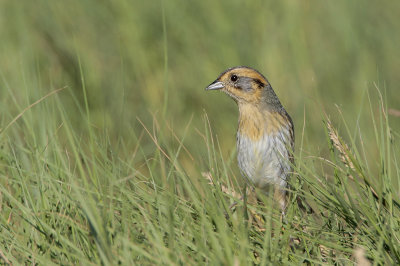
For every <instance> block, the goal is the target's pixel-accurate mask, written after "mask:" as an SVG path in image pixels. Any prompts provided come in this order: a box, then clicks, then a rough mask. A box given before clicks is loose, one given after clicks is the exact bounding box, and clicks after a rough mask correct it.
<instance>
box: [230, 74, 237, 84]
mask: <svg viewBox="0 0 400 266" xmlns="http://www.w3.org/2000/svg"><path fill="white" fill-rule="evenodd" d="M237 79H238V76H236V75H235V74H233V75H232V76H231V80H232V81H233V82H235V81H236V80H237Z"/></svg>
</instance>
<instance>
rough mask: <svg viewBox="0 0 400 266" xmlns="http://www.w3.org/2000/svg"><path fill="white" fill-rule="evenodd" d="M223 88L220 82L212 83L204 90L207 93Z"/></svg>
mask: <svg viewBox="0 0 400 266" xmlns="http://www.w3.org/2000/svg"><path fill="white" fill-rule="evenodd" d="M223 87H225V86H224V83H222V82H221V81H214V82H213V83H211V84H210V85H208V87H207V88H206V91H209V90H220V89H222V88H223Z"/></svg>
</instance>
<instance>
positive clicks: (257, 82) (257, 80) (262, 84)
mask: <svg viewBox="0 0 400 266" xmlns="http://www.w3.org/2000/svg"><path fill="white" fill-rule="evenodd" d="M254 82H255V83H256V84H257V85H258V86H259V87H260V88H262V87H264V86H265V84H264V83H263V82H262V81H261V80H259V79H254Z"/></svg>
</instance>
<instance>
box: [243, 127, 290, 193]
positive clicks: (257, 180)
mask: <svg viewBox="0 0 400 266" xmlns="http://www.w3.org/2000/svg"><path fill="white" fill-rule="evenodd" d="M288 149H290V133H289V130H288V129H287V130H286V129H285V130H282V131H281V132H277V133H275V134H272V135H267V134H265V135H264V136H263V137H261V138H260V139H259V140H257V141H253V140H251V139H250V138H248V137H246V136H242V135H241V134H240V133H239V132H238V134H237V150H238V162H239V167H240V169H241V171H242V175H243V176H244V177H245V178H247V179H248V180H249V181H250V182H251V183H253V184H254V185H255V186H256V187H259V188H261V189H266V188H268V187H269V186H270V185H271V184H274V185H278V186H280V187H282V188H284V187H286V184H287V182H286V181H287V178H288V176H289V174H290V171H291V165H290V160H289V156H290V155H289V152H288Z"/></svg>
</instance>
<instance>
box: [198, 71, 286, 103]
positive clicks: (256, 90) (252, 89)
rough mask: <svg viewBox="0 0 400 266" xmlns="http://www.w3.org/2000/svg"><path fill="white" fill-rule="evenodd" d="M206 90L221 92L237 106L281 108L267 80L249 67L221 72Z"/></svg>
mask: <svg viewBox="0 0 400 266" xmlns="http://www.w3.org/2000/svg"><path fill="white" fill-rule="evenodd" d="M206 90H221V91H223V92H225V93H226V94H228V95H229V96H231V97H232V98H233V99H234V100H235V101H236V102H237V103H238V104H247V103H249V104H254V105H270V106H271V107H273V106H274V105H275V106H276V107H280V106H281V104H280V102H279V99H278V97H277V96H276V94H275V92H274V91H273V89H272V87H271V85H270V84H269V82H268V80H267V79H266V78H265V77H264V76H263V75H262V74H261V73H260V72H258V71H257V70H255V69H252V68H250V67H244V66H240V67H233V68H230V69H228V70H226V71H224V72H222V73H221V75H219V77H218V78H217V79H216V80H215V81H214V82H213V83H211V84H210V85H209V86H208V87H207V88H206Z"/></svg>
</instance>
